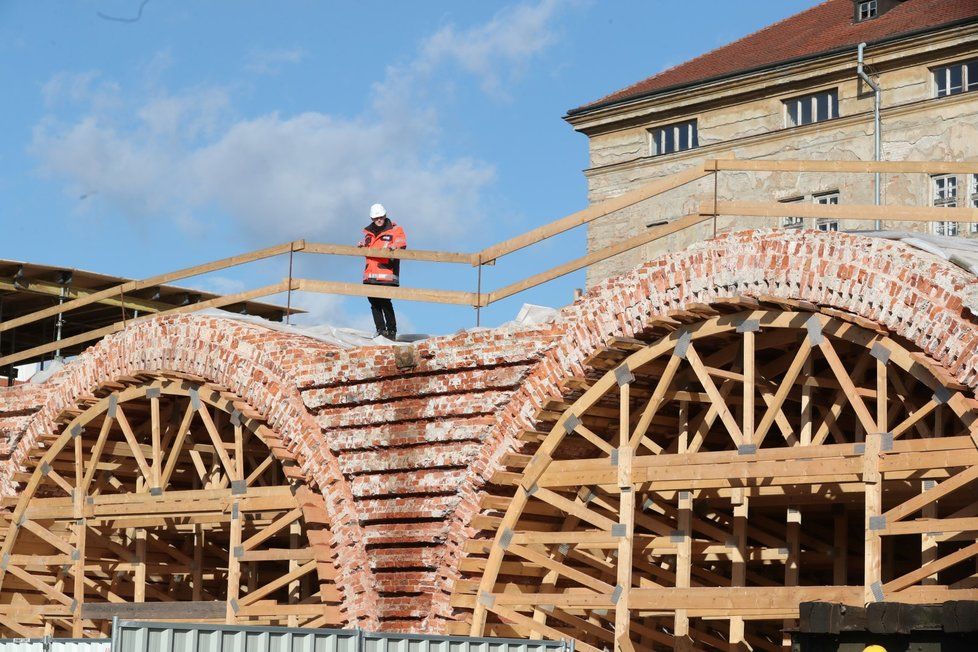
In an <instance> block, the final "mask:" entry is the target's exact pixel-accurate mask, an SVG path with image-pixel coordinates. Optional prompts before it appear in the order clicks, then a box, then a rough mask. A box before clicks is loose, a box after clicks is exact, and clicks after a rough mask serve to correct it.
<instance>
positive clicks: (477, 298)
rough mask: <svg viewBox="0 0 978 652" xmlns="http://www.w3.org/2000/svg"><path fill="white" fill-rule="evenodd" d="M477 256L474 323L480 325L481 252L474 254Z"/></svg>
mask: <svg viewBox="0 0 978 652" xmlns="http://www.w3.org/2000/svg"><path fill="white" fill-rule="evenodd" d="M476 257H477V258H478V263H479V264H478V266H477V267H476V279H475V325H476V327H479V326H481V325H482V323H481V322H482V254H481V253H478V254H476Z"/></svg>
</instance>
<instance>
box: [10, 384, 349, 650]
mask: <svg viewBox="0 0 978 652" xmlns="http://www.w3.org/2000/svg"><path fill="white" fill-rule="evenodd" d="M58 424H59V429H58V431H57V432H53V433H51V434H50V435H49V436H46V437H42V438H41V439H40V440H39V441H37V442H36V446H35V448H34V450H33V451H32V452H31V454H30V458H31V462H32V468H31V469H30V472H28V473H24V474H21V475H19V476H18V477H17V478H15V479H17V480H19V481H20V482H22V483H23V489H22V491H21V492H20V494H19V496H18V497H16V498H12V499H8V500H7V501H6V505H5V506H6V507H7V508H8V510H10V509H11V508H12V511H7V513H6V514H5V515H4V516H0V528H2V529H0V532H2V533H3V539H2V541H3V543H2V548H0V637H8V636H40V635H55V636H73V637H81V636H86V637H87V636H100V635H105V634H106V633H107V627H108V624H109V622H110V621H111V618H112V617H113V616H116V615H118V616H122V617H136V618H149V619H154V620H196V621H211V622H228V623H242V624H280V625H289V626H300V625H301V626H328V625H338V624H341V623H343V622H344V618H343V617H342V614H341V613H340V609H339V607H338V605H339V602H340V594H339V590H338V589H337V587H336V586H335V585H334V583H333V579H334V577H335V567H334V564H333V553H332V551H331V547H330V543H331V538H330V533H329V524H328V522H327V518H326V512H325V507H324V504H323V498H322V495H321V494H320V493H319V492H318V491H315V490H313V489H310V488H309V487H307V486H306V485H305V483H304V481H303V478H302V475H301V473H300V472H299V470H298V468H297V467H296V466H295V462H294V460H290V459H288V458H287V456H286V454H285V447H284V445H283V443H282V442H281V441H280V440H279V439H278V438H277V436H276V434H275V433H274V432H273V431H272V430H271V429H270V428H269V427H268V426H267V425H266V424H265V423H264V422H263V421H262V419H261V417H260V415H259V414H258V413H257V412H256V411H255V410H253V409H252V408H251V407H249V406H248V404H247V403H246V402H245V401H243V400H241V399H240V398H239V397H237V396H234V395H232V394H230V393H228V392H225V391H222V389H221V388H219V387H215V386H213V385H210V384H207V383H205V382H204V381H203V380H202V379H199V378H193V377H190V376H186V375H177V374H170V375H165V376H159V375H150V374H145V375H143V374H137V375H135V376H133V377H127V378H122V379H119V380H118V382H113V383H107V384H104V385H102V386H101V387H100V388H99V390H98V391H97V392H96V393H95V394H94V395H93V396H90V397H89V398H87V399H85V400H83V401H82V402H81V403H79V404H78V405H77V406H76V407H72V408H71V409H67V410H65V411H64V412H63V413H62V415H61V416H60V417H59V419H58Z"/></svg>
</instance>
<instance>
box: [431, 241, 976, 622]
mask: <svg viewBox="0 0 978 652" xmlns="http://www.w3.org/2000/svg"><path fill="white" fill-rule="evenodd" d="M976 292H978V278H976V277H975V276H974V275H972V274H970V273H968V272H966V271H964V270H962V269H961V268H959V267H957V266H955V265H954V264H952V263H950V262H948V261H946V260H943V259H941V258H939V257H937V256H934V255H931V254H927V253H924V252H922V251H920V250H918V249H914V248H912V247H910V246H907V245H905V244H902V243H899V242H893V241H888V240H883V239H879V238H868V237H863V236H858V235H850V234H840V233H823V232H818V231H792V232H788V231H767V230H765V231H760V230H758V231H742V232H737V233H733V234H728V235H725V236H721V237H719V238H716V239H713V240H710V241H707V242H703V243H699V244H696V245H694V246H692V247H690V248H688V249H686V250H684V251H681V252H676V253H671V254H667V255H665V256H662V257H660V258H658V259H656V260H653V261H651V262H649V263H646V264H644V265H642V266H640V267H638V268H636V269H635V270H633V271H632V272H629V273H627V274H623V275H621V276H618V277H615V278H612V279H608V280H606V281H604V282H602V283H601V284H599V285H598V286H596V287H594V288H592V289H591V290H590V291H589V292H588V293H587V294H586V295H585V296H584V297H583V298H582V299H580V300H579V301H577V302H575V303H574V304H573V305H571V306H568V307H567V308H565V309H564V310H562V311H561V314H560V317H559V318H558V320H557V323H556V324H555V328H556V329H558V330H559V331H560V335H559V336H558V337H557V338H556V341H555V343H554V345H553V346H552V347H551V348H550V349H549V351H548V352H547V353H546V355H545V356H544V357H543V359H542V360H541V361H540V362H539V363H538V364H537V366H536V368H535V369H534V370H533V371H532V372H531V373H530V375H529V376H528V377H527V378H526V380H525V381H524V383H523V384H522V385H521V387H520V388H519V389H518V390H517V391H516V392H515V393H514V394H513V396H512V399H511V400H510V402H509V404H508V405H507V407H506V409H505V410H504V411H502V412H501V413H500V415H499V416H498V418H497V421H496V424H495V426H494V428H493V430H492V432H491V433H490V434H489V436H488V437H487V438H486V441H485V444H484V446H483V448H482V451H481V453H480V454H479V455H478V456H476V459H475V461H474V462H473V463H472V464H471V465H470V467H469V469H468V473H469V477H468V482H467V483H466V484H465V488H464V490H463V491H462V500H461V501H460V504H459V508H458V509H457V510H456V512H455V513H454V514H453V517H452V519H453V527H452V528H451V535H450V536H451V541H450V542H449V544H448V545H447V546H446V549H447V550H448V554H447V555H446V557H445V559H444V564H443V566H442V571H441V573H440V576H441V577H443V578H444V579H445V584H446V586H447V589H448V592H449V593H450V592H451V587H452V585H453V584H454V582H455V581H456V580H457V579H458V577H459V574H458V570H457V569H458V564H459V562H460V561H461V559H462V557H463V553H464V545H465V542H466V540H467V539H469V538H470V537H471V536H472V535H473V532H474V530H473V528H472V527H471V526H470V523H471V519H472V518H473V517H474V516H475V515H476V514H477V513H478V511H479V500H480V491H481V488H482V486H483V485H484V484H485V483H486V482H487V480H488V478H490V477H491V476H492V474H493V473H494V472H495V471H496V470H498V469H500V468H501V460H502V457H503V456H504V455H505V454H506V453H508V452H511V451H513V450H514V449H516V448H518V440H517V435H518V434H519V433H520V432H521V431H522V430H525V429H528V428H531V427H532V425H533V421H534V416H535V413H536V412H537V410H538V409H539V408H540V407H541V406H542V405H543V404H544V403H545V402H546V401H547V400H548V399H550V398H551V397H554V396H559V394H560V392H559V389H558V383H559V382H560V381H561V380H562V379H564V378H568V377H571V376H575V375H581V374H583V372H584V361H585V360H586V359H587V358H588V356H590V355H591V354H593V353H595V352H596V351H598V350H599V349H600V348H602V347H604V346H606V345H607V343H608V341H609V340H610V339H611V338H613V337H617V336H625V337H631V336H634V335H636V334H638V333H640V332H641V331H642V329H643V328H644V327H645V325H646V324H648V323H649V322H650V321H651V320H652V319H653V318H656V317H661V316H663V315H665V314H666V313H668V312H670V311H675V310H683V309H686V308H687V307H689V306H691V305H692V304H698V303H699V304H702V303H710V302H713V301H715V300H717V299H723V298H732V297H735V296H738V295H740V296H749V297H753V298H761V297H771V298H777V299H790V300H800V301H807V302H810V303H813V304H816V305H818V306H822V307H825V308H830V309H835V310H839V311H843V312H846V313H849V314H852V315H855V316H857V317H860V318H863V319H867V320H870V321H872V322H875V323H877V324H880V325H882V326H884V327H886V328H887V329H888V330H889V331H890V332H891V333H893V334H895V335H898V336H900V337H902V338H904V339H905V340H907V341H908V342H909V343H910V344H911V345H912V347H914V348H916V349H918V350H919V351H921V352H923V353H924V354H926V355H927V356H928V357H929V358H930V359H931V360H933V361H934V362H936V363H938V364H937V365H936V366H937V367H939V368H943V369H944V370H946V371H947V372H949V374H950V375H952V376H954V377H955V378H956V379H957V380H958V381H960V382H962V383H964V384H965V385H967V386H968V387H970V388H971V390H972V391H974V390H975V388H976V387H978V352H976V349H978V325H976V321H975V318H974V317H973V316H972V314H971V312H970V310H969V307H968V306H969V305H971V302H972V301H973V299H972V297H974V296H978V295H976V294H975V293H976ZM436 607H440V608H442V609H444V610H445V613H446V614H447V613H450V612H451V607H450V605H449V604H448V598H447V596H446V599H445V600H444V601H442V602H440V603H439V604H437V605H436Z"/></svg>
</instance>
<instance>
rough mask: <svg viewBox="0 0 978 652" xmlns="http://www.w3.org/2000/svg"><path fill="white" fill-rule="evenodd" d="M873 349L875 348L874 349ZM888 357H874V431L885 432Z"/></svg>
mask: <svg viewBox="0 0 978 652" xmlns="http://www.w3.org/2000/svg"><path fill="white" fill-rule="evenodd" d="M874 350H875V349H874ZM887 360H888V358H886V357H885V356H882V355H880V356H879V357H877V358H876V431H877V432H887V431H888V430H889V424H888V423H887V421H888V419H887V413H888V411H889V405H890V404H889V401H888V400H887V387H888V383H887V382H886V363H887Z"/></svg>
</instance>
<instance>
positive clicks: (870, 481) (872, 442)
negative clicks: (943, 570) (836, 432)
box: [863, 433, 884, 604]
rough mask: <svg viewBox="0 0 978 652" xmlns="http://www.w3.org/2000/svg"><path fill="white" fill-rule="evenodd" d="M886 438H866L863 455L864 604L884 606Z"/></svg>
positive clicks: (875, 436)
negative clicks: (882, 528) (881, 522)
mask: <svg viewBox="0 0 978 652" xmlns="http://www.w3.org/2000/svg"><path fill="white" fill-rule="evenodd" d="M882 439H883V435H882V434H880V433H867V434H866V444H865V446H866V448H865V451H864V453H863V488H864V491H865V521H864V522H863V527H864V529H865V546H864V549H863V554H864V558H863V602H865V603H867V604H868V603H870V602H881V601H882V600H883V599H884V596H883V577H882V573H883V569H882V553H883V551H882V543H881V541H880V535H879V533H878V530H877V527H878V525H877V523H876V520H877V519H878V517H879V516H880V515H881V514H882V513H883V482H882V476H881V474H880V448H881V444H882Z"/></svg>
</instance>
